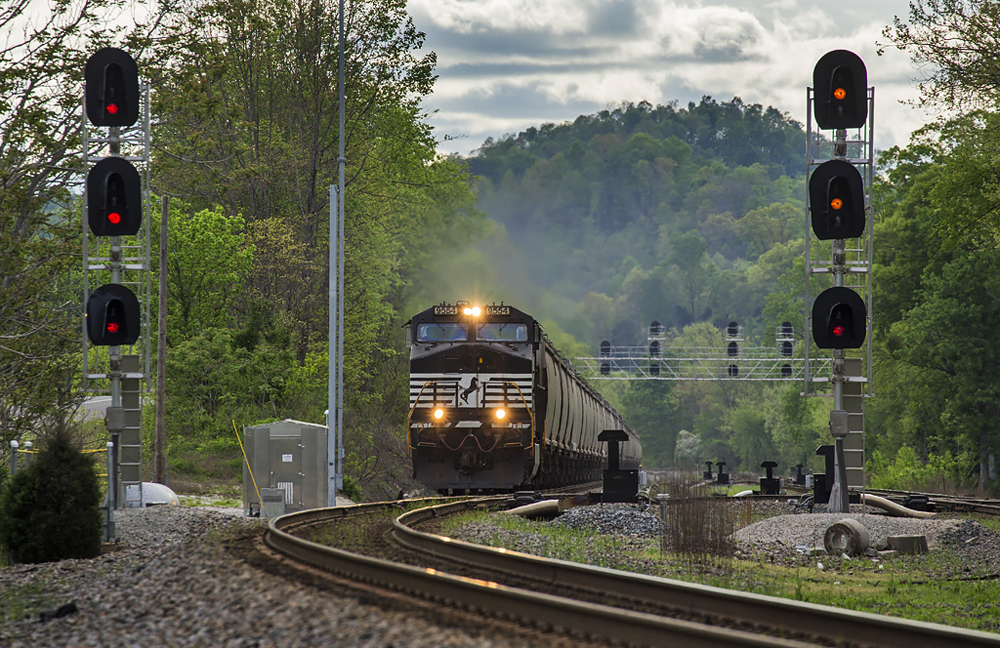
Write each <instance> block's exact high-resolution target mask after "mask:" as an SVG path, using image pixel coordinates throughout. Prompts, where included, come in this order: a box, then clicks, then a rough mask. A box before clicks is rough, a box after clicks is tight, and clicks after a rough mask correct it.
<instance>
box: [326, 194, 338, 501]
mask: <svg viewBox="0 0 1000 648" xmlns="http://www.w3.org/2000/svg"><path fill="white" fill-rule="evenodd" d="M336 192H337V187H336V185H330V273H329V274H330V285H329V304H330V315H329V317H330V321H329V338H328V339H329V352H328V353H327V355H328V356H329V357H328V372H327V378H328V391H327V410H326V457H327V469H326V472H327V493H326V505H327V506H336V505H337V454H338V447H337V430H336V427H335V426H334V423H335V422H336V407H337V356H336V348H337V311H336V309H337V263H336V261H337V231H338V223H337V212H336V209H337V207H336V203H335V202H334V200H335V198H336V197H335V196H334V194H335V193H336Z"/></svg>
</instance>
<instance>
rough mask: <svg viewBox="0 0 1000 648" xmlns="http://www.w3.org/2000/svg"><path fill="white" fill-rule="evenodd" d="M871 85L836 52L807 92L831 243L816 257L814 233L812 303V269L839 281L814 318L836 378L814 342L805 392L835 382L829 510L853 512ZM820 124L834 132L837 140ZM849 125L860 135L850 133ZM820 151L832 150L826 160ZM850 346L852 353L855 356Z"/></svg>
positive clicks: (810, 152)
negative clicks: (824, 369) (816, 367)
mask: <svg viewBox="0 0 1000 648" xmlns="http://www.w3.org/2000/svg"><path fill="white" fill-rule="evenodd" d="M867 86H868V73H867V70H866V68H865V64H864V62H863V61H862V60H861V59H860V58H859V57H858V56H857V55H856V54H854V53H853V52H849V51H847V50H835V51H832V52H828V53H827V54H825V55H823V57H822V58H820V60H819V61H818V62H817V63H816V67H815V68H814V70H813V87H812V88H809V89H807V91H806V98H807V104H808V110H807V112H808V116H807V134H808V143H807V153H806V156H807V172H809V171H811V172H812V175H811V176H810V177H809V191H808V211H809V215H810V219H809V220H810V225H811V229H812V232H813V233H814V234H815V236H816V238H817V239H819V240H820V241H831V242H832V250H831V258H830V260H829V261H821V262H814V263H813V262H811V260H810V252H809V247H810V246H809V244H810V241H809V237H808V235H807V241H806V242H807V245H806V273H807V275H806V303H807V304H808V301H809V280H810V279H811V278H812V276H813V275H819V274H829V275H832V279H833V281H832V283H833V285H832V286H831V287H829V288H827V289H825V290H823V291H822V292H821V293H820V294H819V295H817V296H816V299H815V301H814V302H813V305H812V310H811V315H807V318H808V319H810V320H811V328H812V335H813V340H814V342H815V343H816V346H817V347H818V348H820V349H832V350H833V371H832V375H831V376H830V377H829V378H828V377H825V376H824V377H818V376H814V375H812V376H811V375H810V374H809V370H808V367H809V362H808V345H807V347H806V349H807V351H806V354H807V361H806V376H805V384H804V390H803V391H804V393H806V394H808V393H809V392H810V384H811V383H814V382H832V383H833V399H834V406H833V411H832V412H831V414H830V432H831V434H832V435H833V437H834V472H835V477H834V484H833V489H832V491H831V494H830V502H829V510H830V511H831V512H841V513H846V512H848V511H849V494H848V487H849V486H862V485H863V477H864V473H863V470H864V414H863V407H862V403H863V396H864V395H870V383H869V381H868V378H867V376H870V375H871V336H870V335H868V328H869V326H870V323H871V318H870V316H869V312H868V308H867V307H866V299H865V298H867V302H868V303H870V302H871V262H872V228H871V227H867V224H868V221H869V220H870V219H869V218H868V215H869V210H870V209H871V190H872V180H873V174H874V159H873V158H874V148H873V139H874V138H873V126H872V122H873V119H872V117H873V113H874V104H875V89H874V88H869V87H867ZM813 115H815V125H816V128H817V130H816V131H815V132H814V130H813ZM819 130H832V131H833V140H832V142H830V141H829V140H826V139H825V138H823V137H822V136H821V135H820V133H819ZM849 131H850V132H851V133H853V134H854V136H853V137H849V136H848V135H849ZM821 151H822V152H826V151H829V153H830V154H829V156H827V157H826V159H823V156H821V155H820V153H821ZM859 167H860V168H861V169H862V170H863V171H864V175H862V171H861V170H859ZM807 231H808V228H807ZM862 295H864V296H865V298H863V297H862ZM807 328H808V327H807ZM848 349H850V350H852V352H853V353H852V356H851V357H850V358H849V357H848V352H847V350H848ZM854 350H857V351H856V352H855V351H854ZM863 387H864V388H866V389H867V391H866V393H865V394H863V393H862V388H863Z"/></svg>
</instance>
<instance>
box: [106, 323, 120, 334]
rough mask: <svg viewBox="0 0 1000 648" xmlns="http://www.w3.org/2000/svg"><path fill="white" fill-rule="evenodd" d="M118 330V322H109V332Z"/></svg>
mask: <svg viewBox="0 0 1000 648" xmlns="http://www.w3.org/2000/svg"><path fill="white" fill-rule="evenodd" d="M117 332H118V322H108V333H117Z"/></svg>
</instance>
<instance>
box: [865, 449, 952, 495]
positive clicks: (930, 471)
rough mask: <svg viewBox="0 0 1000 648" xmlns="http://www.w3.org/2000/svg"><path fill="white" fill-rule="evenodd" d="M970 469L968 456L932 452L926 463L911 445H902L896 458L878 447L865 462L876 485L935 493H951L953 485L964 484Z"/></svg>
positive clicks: (872, 482) (872, 481)
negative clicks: (884, 453)
mask: <svg viewBox="0 0 1000 648" xmlns="http://www.w3.org/2000/svg"><path fill="white" fill-rule="evenodd" d="M968 469H969V457H967V456H962V457H957V458H956V457H953V456H951V455H937V454H931V455H930V456H929V457H928V458H927V461H926V462H924V461H921V460H920V458H919V457H918V456H917V453H916V452H915V451H914V450H913V448H911V447H910V446H908V445H903V446H901V447H900V448H899V451H898V452H897V453H896V457H895V458H894V459H893V460H892V461H889V460H887V458H886V457H885V456H883V454H882V453H881V452H880V451H878V450H875V451H874V452H872V453H871V456H870V457H869V458H868V461H867V462H866V463H865V471H866V473H867V474H868V475H869V476H870V478H871V485H872V487H873V488H884V489H893V490H918V491H926V492H934V493H940V492H947V491H948V490H949V489H950V488H953V487H955V486H961V485H963V482H964V481H965V480H964V479H963V477H964V476H965V475H967V474H968Z"/></svg>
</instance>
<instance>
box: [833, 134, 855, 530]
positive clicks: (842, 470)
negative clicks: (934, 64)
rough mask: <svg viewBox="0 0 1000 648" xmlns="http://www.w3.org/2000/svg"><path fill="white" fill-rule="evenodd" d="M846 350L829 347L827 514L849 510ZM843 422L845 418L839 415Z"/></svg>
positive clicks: (842, 140)
mask: <svg viewBox="0 0 1000 648" xmlns="http://www.w3.org/2000/svg"><path fill="white" fill-rule="evenodd" d="M834 155H835V156H836V157H839V158H841V159H843V158H846V157H847V131H846V130H839V129H838V130H837V131H836V135H835V137H834ZM846 248H847V241H845V240H844V239H837V240H835V241H834V242H833V285H834V286H843V285H844V273H845V272H846V270H847V251H846ZM846 355H847V354H846V352H845V351H844V349H834V350H833V377H832V379H833V412H831V413H830V432H831V433H832V434H833V472H834V475H833V488H832V489H831V490H830V502H829V504H827V510H828V511H830V512H831V513H849V512H850V510H851V500H850V494H849V493H848V492H847V465H846V463H845V461H844V436H846V432H847V430H846V429H843V428H846V425H843V426H841V424H840V423H841V417H842V415H841V412H843V409H844V381H845V380H846V376H845V370H846V367H845V360H846ZM843 421H844V422H845V423H846V418H843Z"/></svg>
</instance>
